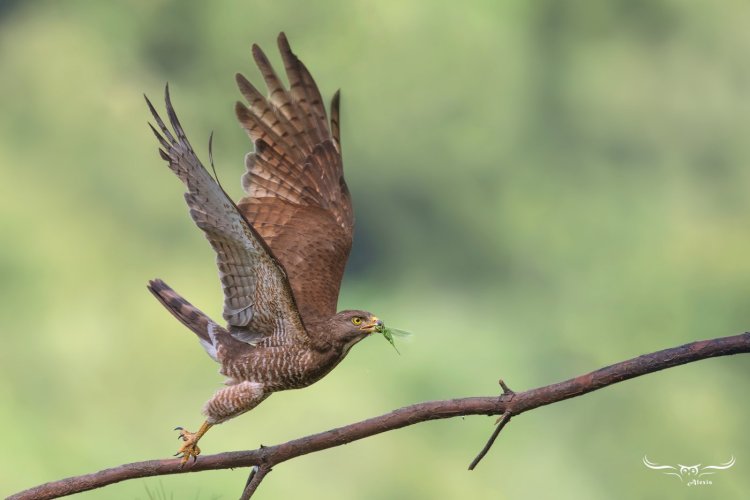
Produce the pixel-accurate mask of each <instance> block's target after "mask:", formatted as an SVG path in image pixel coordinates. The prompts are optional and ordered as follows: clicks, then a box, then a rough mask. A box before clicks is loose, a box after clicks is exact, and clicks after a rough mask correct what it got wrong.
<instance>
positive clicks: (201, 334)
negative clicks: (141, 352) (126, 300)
mask: <svg viewBox="0 0 750 500" xmlns="http://www.w3.org/2000/svg"><path fill="white" fill-rule="evenodd" d="M148 290H149V291H150V292H151V293H152V294H153V295H154V297H156V300H158V301H159V302H161V305H163V306H164V307H165V308H166V309H167V311H169V312H170V313H172V315H173V316H174V317H175V318H177V319H178V320H179V321H180V323H182V324H183V325H185V326H186V327H188V328H189V329H190V330H191V331H192V332H193V333H195V334H196V335H197V336H198V340H200V343H201V346H203V349H204V350H205V351H206V352H207V353H208V355H209V356H211V358H213V359H214V361H218V359H217V354H216V347H217V346H216V337H215V334H214V332H215V328H216V327H218V325H217V324H216V323H214V322H213V320H211V318H209V317H208V316H206V315H205V314H204V313H203V312H202V311H201V310H199V309H198V308H197V307H195V306H194V305H192V304H191V303H190V302H188V301H187V300H185V299H184V298H182V296H181V295H180V294H178V293H177V292H175V291H174V290H173V289H172V288H170V287H169V285H167V284H166V283H164V282H163V281H162V280H160V279H155V280H151V281H149V282H148Z"/></svg>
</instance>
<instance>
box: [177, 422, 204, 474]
mask: <svg viewBox="0 0 750 500" xmlns="http://www.w3.org/2000/svg"><path fill="white" fill-rule="evenodd" d="M212 426H213V424H209V423H208V421H205V422H203V425H201V428H200V429H198V432H190V431H188V430H186V429H183V428H182V427H175V430H176V431H180V435H179V437H178V438H177V439H182V440H183V441H184V443H183V444H182V446H181V447H180V450H179V451H178V452H177V453H175V456H177V455H179V454H182V462H181V463H180V467H182V466H183V465H185V462H187V461H188V460H189V459H190V457H193V461H196V460H198V455H200V454H201V449H200V448H198V440H199V439H200V438H201V437H203V435H204V434H205V433H206V432H208V429H210V428H211V427H212Z"/></svg>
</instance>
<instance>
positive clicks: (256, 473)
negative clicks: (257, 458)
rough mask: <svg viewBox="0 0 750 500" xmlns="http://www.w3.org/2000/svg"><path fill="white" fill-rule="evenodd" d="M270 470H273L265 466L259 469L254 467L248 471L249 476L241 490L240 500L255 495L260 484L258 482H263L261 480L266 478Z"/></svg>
mask: <svg viewBox="0 0 750 500" xmlns="http://www.w3.org/2000/svg"><path fill="white" fill-rule="evenodd" d="M272 470H273V469H271V468H270V467H267V466H265V465H262V466H260V467H258V466H254V467H253V468H252V470H251V471H250V475H249V476H248V477H247V482H246V483H245V489H244V490H242V495H241V496H240V500H248V499H249V498H250V497H251V496H253V493H255V490H257V489H258V485H259V484H260V482H261V481H263V478H264V477H266V474H268V473H269V472H271V471H272Z"/></svg>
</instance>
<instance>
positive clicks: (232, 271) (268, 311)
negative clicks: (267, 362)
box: [146, 87, 307, 344]
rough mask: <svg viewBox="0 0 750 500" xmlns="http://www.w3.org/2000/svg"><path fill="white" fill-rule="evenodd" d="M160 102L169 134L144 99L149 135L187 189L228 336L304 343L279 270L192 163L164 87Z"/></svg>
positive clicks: (194, 160) (208, 177) (232, 206)
mask: <svg viewBox="0 0 750 500" xmlns="http://www.w3.org/2000/svg"><path fill="white" fill-rule="evenodd" d="M165 101H166V107H167V115H168V116H169V120H170V122H171V124H172V129H173V130H174V134H173V133H172V132H171V131H170V130H169V129H168V128H167V127H166V125H165V124H164V122H163V121H162V119H161V117H159V115H158V113H157V112H156V110H155V109H154V107H153V106H152V105H151V102H150V101H149V100H148V98H147V99H146V102H147V103H148V106H149V109H150V110H151V113H152V114H153V116H154V120H156V123H157V124H158V126H159V128H160V129H161V134H160V133H159V132H158V131H157V130H156V129H155V128H154V127H153V126H152V127H151V129H152V130H153V131H154V134H155V135H156V137H157V139H158V140H159V143H160V144H161V147H162V149H160V150H159V153H160V154H161V157H162V158H163V159H164V160H166V161H167V162H168V163H169V168H170V169H172V171H173V172H174V173H175V174H177V176H178V177H179V178H180V180H182V181H183V182H184V183H185V186H186V187H187V192H186V193H185V200H186V201H187V204H188V207H189V208H190V216H191V217H192V218H193V220H194V221H195V223H196V225H197V226H198V227H199V228H201V229H202V230H203V232H204V233H205V235H206V238H208V241H209V242H210V243H211V246H212V247H213V248H214V250H215V251H216V263H217V265H218V267H219V277H220V279H221V284H222V287H223V289H224V319H225V320H226V321H227V323H228V324H229V331H230V333H231V334H232V335H233V336H234V337H235V338H237V339H238V340H242V341H243V342H248V343H251V344H255V343H257V342H258V341H260V340H261V339H263V338H267V337H273V338H274V341H275V343H295V342H305V341H306V339H307V332H306V331H305V328H304V326H303V325H302V321H301V318H300V316H299V312H298V310H297V307H296V305H295V303H294V297H293V296H292V291H291V288H290V286H289V283H288V282H287V280H286V277H285V276H284V271H283V269H282V268H281V267H280V266H279V265H278V263H277V262H276V261H275V260H274V258H273V256H272V255H271V253H270V251H269V250H268V248H267V247H266V245H265V243H264V242H263V239H262V238H261V237H259V236H258V235H257V234H256V232H255V231H254V230H253V228H252V227H251V226H250V224H248V222H247V221H246V220H245V218H244V217H243V216H242V214H241V213H240V212H239V211H238V210H237V207H236V206H235V204H234V203H233V202H232V200H231V199H229V197H228V196H227V195H226V193H224V191H223V190H222V189H221V187H220V186H219V185H218V184H217V183H216V181H214V179H213V177H211V175H210V174H209V173H208V172H207V171H206V169H205V167H204V166H203V165H202V164H201V162H200V160H198V157H197V156H196V155H195V152H194V151H193V148H192V147H191V146H190V143H189V142H188V140H187V137H186V136H185V132H184V131H183V130H182V127H181V125H180V122H179V121H178V120H177V115H176V114H175V112H174V109H173V108H172V103H171V101H170V98H169V88H168V87H167V89H166V92H165ZM162 134H163V135H162Z"/></svg>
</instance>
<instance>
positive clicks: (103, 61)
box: [0, 0, 750, 500]
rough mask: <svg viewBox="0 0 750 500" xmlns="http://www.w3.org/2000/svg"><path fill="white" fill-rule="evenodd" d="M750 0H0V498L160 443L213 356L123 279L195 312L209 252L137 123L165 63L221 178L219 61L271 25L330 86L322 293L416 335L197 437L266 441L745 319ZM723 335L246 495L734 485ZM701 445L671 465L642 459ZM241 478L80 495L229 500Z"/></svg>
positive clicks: (227, 73) (730, 366) (737, 408)
mask: <svg viewBox="0 0 750 500" xmlns="http://www.w3.org/2000/svg"><path fill="white" fill-rule="evenodd" d="M748 22H750V7H748V5H747V4H746V3H745V2H741V1H739V0H734V1H732V0H727V1H723V2H682V1H677V0H618V1H615V0H608V1H601V2H589V1H575V0H574V1H571V2H558V1H555V0H534V1H528V0H510V1H506V2H492V1H482V0H476V1H467V2H448V1H435V2H428V1H424V2H402V1H396V0H387V1H379V2H352V1H346V0H342V1H329V2H288V1H285V0H279V1H274V2H260V1H252V2H251V1H246V2H233V1H231V2H230V1H217V2H200V1H197V0H196V1H166V0H158V1H155V0H143V1H123V2H90V1H66V2H57V1H35V2H22V1H8V0H2V1H0V235H1V236H0V238H1V240H0V243H1V244H0V335H1V336H2V337H1V340H2V344H0V429H2V438H0V442H1V443H2V445H0V450H2V451H0V494H3V496H4V495H6V494H10V493H12V492H14V491H16V490H19V489H22V488H25V487H30V486H32V485H35V484H37V483H41V482H45V481H48V480H53V479H58V478H61V477H64V476H69V475H76V474H81V473H85V472H91V471H95V470H99V469H102V468H105V467H109V466H114V465H117V464H120V463H125V462H130V461H137V460H143V459H151V458H157V457H168V456H170V455H171V454H172V453H173V452H174V451H175V450H176V448H177V446H178V442H177V441H176V439H175V433H174V432H173V431H172V428H173V427H175V426H176V425H184V426H186V427H189V428H194V427H196V426H197V425H198V424H199V423H200V422H201V420H202V419H201V416H200V413H199V410H200V408H201V406H202V404H203V402H204V401H205V400H206V399H207V398H208V397H209V396H210V395H211V394H212V393H213V391H214V390H215V389H217V388H218V387H219V386H220V384H221V382H222V378H221V377H220V376H219V375H217V374H216V367H215V365H214V364H213V362H212V361H211V360H210V359H209V358H208V357H207V356H206V355H205V354H204V353H203V351H202V350H201V349H200V347H199V345H198V343H197V342H196V341H195V338H194V337H193V335H192V334H191V333H190V332H188V331H187V330H186V329H185V328H183V327H182V326H181V325H180V324H179V323H177V322H176V321H175V320H174V319H173V318H172V317H170V316H169V314H167V313H166V312H165V310H164V309H162V307H161V306H160V305H159V304H158V303H157V302H156V301H155V300H153V298H152V297H151V296H150V295H149V294H148V292H147V291H146V289H145V284H146V281H147V280H148V279H150V278H154V277H161V278H163V279H165V280H166V281H167V282H168V283H170V284H171V285H172V286H173V287H174V288H175V289H176V290H178V291H180V292H181V293H183V294H184V295H185V296H186V297H188V298H189V299H190V300H191V301H192V302H194V303H195V304H196V305H198V306H199V307H201V308H202V309H203V310H205V311H207V312H209V313H211V314H212V315H213V316H214V317H217V318H218V317H220V302H221V300H220V297H221V295H220V288H219V283H218V280H217V279H216V271H215V268H214V265H213V261H214V257H213V254H212V251H211V250H210V248H209V246H208V245H207V244H206V242H205V241H204V239H203V237H202V236H201V234H200V232H199V231H198V230H197V229H196V228H194V227H193V225H192V223H191V221H190V220H189V218H188V216H187V213H186V209H185V206H184V203H183V201H182V197H181V192H182V188H181V186H180V184H179V182H178V181H177V180H176V179H175V178H174V177H173V176H172V174H171V173H170V172H169V171H168V170H167V169H166V168H165V167H164V165H163V162H162V161H161V160H160V159H159V157H158V155H157V153H156V144H155V141H154V139H153V137H152V136H151V133H150V132H149V130H148V128H147V127H146V121H147V119H148V116H147V110H146V107H145V105H144V103H143V99H142V97H141V94H142V93H144V92H146V93H147V94H149V95H150V96H152V97H153V98H154V99H155V100H156V101H161V92H162V89H163V85H164V83H165V82H166V81H169V82H170V84H171V88H172V95H173V99H174V101H175V106H176V107H177V110H178V112H179V113H180V116H181V119H182V121H183V123H184V125H185V127H186V129H187V131H188V134H189V136H190V137H191V140H192V142H193V144H194V145H195V146H196V149H197V150H198V152H199V154H200V155H202V156H203V157H204V158H206V150H207V147H206V144H207V142H208V136H209V133H210V132H211V131H212V130H213V131H214V132H215V138H214V156H215V159H216V165H217V169H218V171H219V175H220V176H221V178H222V180H223V183H224V185H225V186H227V187H228V188H229V190H230V192H231V193H233V194H234V195H239V193H240V188H239V182H238V179H239V176H240V174H241V173H242V170H243V166H242V158H243V155H244V154H245V152H246V151H248V150H249V149H250V143H249V141H248V139H247V138H246V137H245V135H244V133H243V131H242V130H241V129H240V128H239V127H238V126H237V124H236V123H235V119H234V115H233V111H232V109H233V103H234V101H235V100H236V99H238V98H239V94H238V92H237V91H236V89H235V86H234V80H233V75H234V73H235V72H236V71H242V72H244V73H245V74H246V75H248V77H250V78H251V80H253V81H256V82H259V74H258V72H257V70H256V69H255V68H254V65H253V64H252V62H251V57H250V45H251V43H252V42H258V43H260V44H261V45H262V46H263V47H264V48H265V49H266V51H267V52H268V53H269V55H270V57H271V59H272V61H274V62H275V63H276V64H278V63H279V59H280V58H279V57H278V54H277V52H276V49H275V37H276V34H277V33H278V32H279V31H281V30H284V31H286V33H287V34H288V36H289V38H290V40H291V42H292V46H293V48H294V49H295V51H296V52H297V53H298V54H299V55H300V57H301V58H302V59H303V61H304V62H305V63H306V64H307V66H308V67H309V68H310V69H311V71H312V73H313V75H314V76H315V77H316V79H317V81H318V83H319V85H320V87H321V88H322V90H323V93H324V94H325V95H327V96H330V95H331V94H332V93H333V92H334V91H335V90H336V89H337V88H339V87H340V88H342V89H343V91H342V94H343V99H342V104H343V115H342V119H343V132H342V133H343V145H344V156H345V162H346V175H347V179H348V182H349V186H350V188H351V191H352V193H353V196H354V200H355V209H356V214H357V222H358V225H357V233H356V242H355V246H354V251H353V255H352V258H351V261H350V264H349V269H348V272H347V275H346V278H345V282H344V286H343V291H342V296H341V301H340V306H341V308H347V307H364V308H367V309H369V310H372V311H376V312H377V313H378V314H379V315H380V316H381V317H382V318H384V319H385V320H386V321H387V322H388V323H389V324H391V325H394V326H398V327H401V328H404V329H408V330H411V331H413V332H414V333H415V335H414V337H413V340H412V341H411V342H404V343H401V344H400V349H401V353H402V355H401V356H398V355H396V354H395V352H394V351H393V350H392V349H391V348H390V346H388V344H387V343H386V342H384V341H382V340H381V339H371V340H369V341H367V342H363V343H362V344H360V345H359V346H357V348H356V349H354V350H353V352H352V353H351V354H350V355H349V357H348V358H347V359H346V361H345V362H343V363H342V364H341V365H340V366H339V367H338V368H337V369H336V370H335V371H334V372H333V373H332V374H331V375H330V376H329V377H327V378H326V379H324V380H323V381H321V382H319V383H318V384H316V385H314V386H312V387H310V388H308V389H306V390H303V391H292V392H288V393H282V394H277V395H274V397H272V398H270V399H269V400H268V401H266V402H265V403H263V404H262V405H261V406H260V407H258V408H257V409H256V410H254V411H253V412H252V413H250V414H248V415H245V416H243V417H241V418H239V419H237V420H234V421H232V422H231V423H227V424H225V425H222V426H221V427H220V428H217V429H214V430H212V431H211V432H210V433H209V434H208V435H207V436H206V438H205V439H204V440H203V441H202V442H201V446H202V447H203V449H204V453H215V452H220V451H225V450H237V449H247V448H254V447H257V445H258V444H259V443H264V444H269V445H270V444H276V443H280V442H283V441H286V440H289V439H292V438H296V437H299V436H303V435H306V434H309V433H314V432H319V431H322V430H326V429H329V428H331V427H335V426H339V425H343V424H346V423H350V422H354V421H357V420H360V419H363V418H367V417H370V416H374V415H377V414H381V413H385V412H387V411H390V410H391V409H394V408H397V407H400V406H403V405H407V404H411V403H415V402H419V401H423V400H430V399H444V398H452V397H460V396H470V395H491V394H495V393H497V392H498V390H499V389H498V387H497V379H498V378H499V377H501V376H502V377H503V378H505V379H506V380H507V381H508V383H509V384H510V385H511V387H513V388H515V389H517V390H522V389H527V388H531V387H535V386H539V385H546V384H548V383H552V382H556V381H559V380H562V379H565V378H568V377H571V376H575V375H578V374H581V373H584V372H586V371H589V370H592V369H595V368H598V367H601V366H603V365H606V364H609V363H613V362H616V361H619V360H622V359H626V358H629V357H632V356H635V355H638V354H642V353H645V352H650V351H653V350H657V349H660V348H665V347H669V346H673V345H678V344H681V343H685V342H689V341H693V340H696V339H702V338H709V337H716V336H723V335H730V334H735V333H738V332H741V331H744V330H748V329H750V308H748V301H749V300H750V196H749V194H750V141H748V136H749V135H750V30H748V29H747V27H748ZM748 375H750V359H748V358H747V357H742V356H738V357H734V358H723V359H714V360H709V361H704V362H700V363H697V364H693V365H689V366H684V367H679V368H676V369H672V370H668V371H666V372H663V373H658V374H654V375H651V376H648V377H644V378H642V379H638V380H634V381H630V382H627V383H623V384H619V385H617V386H615V387H611V388H609V389H607V390H604V391H601V392H597V393H594V394H591V395H588V396H585V397H582V398H578V399H574V400H570V401H567V402H563V403H560V404H556V405H553V406H550V407H546V408H541V409H538V410H536V411H534V412H531V413H529V414H526V415H524V416H523V417H519V418H518V419H517V420H514V422H513V423H512V424H511V425H510V426H509V427H508V428H507V430H506V431H505V432H504V433H503V435H502V436H501V437H500V439H499V441H498V442H497V443H496V445H495V447H494V448H493V450H492V452H491V453H490V454H489V456H488V457H487V458H486V459H485V460H484V461H483V462H482V464H481V465H480V466H479V467H478V468H477V470H475V471H474V472H467V471H466V467H467V465H468V463H469V461H470V460H471V459H472V458H473V457H474V455H475V454H476V452H477V451H478V450H479V449H480V447H481V446H482V445H483V444H484V442H485V440H486V438H487V437H488V435H489V434H490V432H491V430H492V422H493V419H490V418H487V417H467V418H465V419H460V418H459V419H453V420H447V421H438V422H430V423H424V424H420V425H417V426H414V427H410V428H406V429H402V430H399V431H396V432H391V433H387V434H384V435H380V436H377V437H373V438H370V439H367V440H364V441H360V442H357V443H354V444H351V445H348V446H345V447H340V448H336V449H332V450H328V451H325V452H322V453H316V454H313V455H310V456H307V457H302V458H298V459H295V460H293V461H292V462H289V463H286V464H283V465H282V466H279V467H278V468H277V470H276V471H275V472H274V473H273V474H272V475H270V476H269V477H268V478H267V479H266V480H265V481H264V483H263V484H262V486H261V488H260V490H259V493H258V494H259V496H260V497H261V498H310V499H318V498H319V499H324V498H325V499H328V498H341V499H349V498H351V499H354V498H357V499H372V500H374V499H394V498H399V499H400V498H409V499H412V498H419V499H428V498H429V499H434V498H446V499H449V498H482V499H485V498H486V499H503V498H514V499H515V498H551V497H554V498H575V499H580V498H659V499H662V498H685V497H690V498H741V497H747V495H748V494H750V469H749V467H750V437H748V432H747V429H748V426H747V421H748V416H749V415H750V403H749V402H748V398H747V394H748V389H749V388H750V385H749V384H750V381H748ZM644 455H648V457H649V458H650V459H651V460H653V461H655V462H659V463H664V464H676V463H682V464H695V463H701V464H716V463H720V462H724V461H726V460H728V459H729V457H730V456H732V455H733V456H735V457H736V459H737V464H736V466H735V467H734V468H733V469H730V470H728V471H725V472H722V473H719V474H716V475H715V476H710V477H711V479H712V480H713V482H714V484H713V485H711V486H707V487H702V488H698V487H694V488H690V489H688V488H687V487H686V486H685V485H683V484H680V483H679V481H678V480H677V479H676V478H674V477H669V476H664V475H661V474H659V473H657V472H654V471H651V470H647V469H646V468H645V467H644V466H643V464H642V463H641V460H642V457H643V456H644ZM246 475H247V471H245V470H235V471H217V472H204V473H200V474H189V475H182V476H179V477H177V476H169V477H162V478H154V479H148V480H134V481H129V482H125V483H121V484H117V485H114V486H110V487H108V488H106V489H103V490H99V491H94V492H90V493H86V494H83V495H81V498H92V499H93V498H139V499H146V498H164V499H167V498H189V499H192V498H199V499H201V498H206V499H209V498H210V499H215V498H236V497H237V496H239V493H240V491H241V488H242V485H243V484H244V480H245V478H246Z"/></svg>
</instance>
